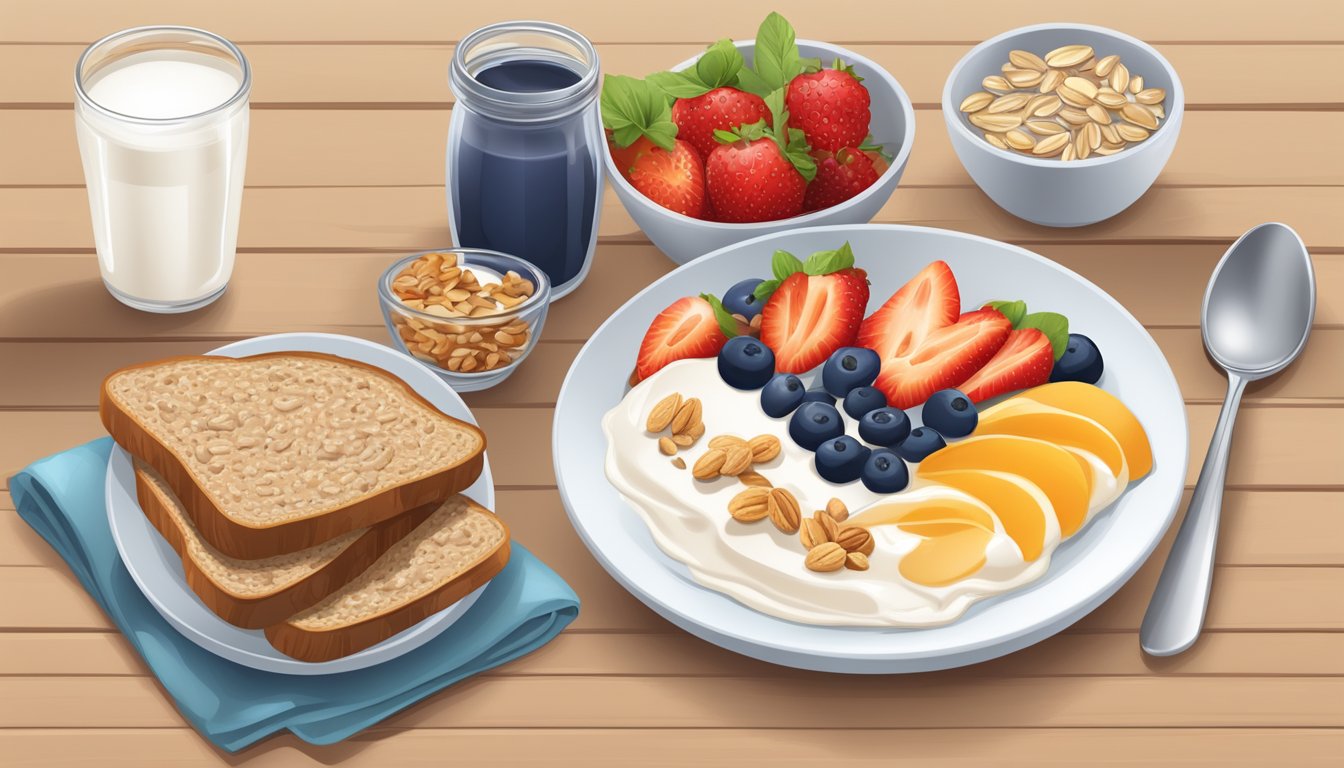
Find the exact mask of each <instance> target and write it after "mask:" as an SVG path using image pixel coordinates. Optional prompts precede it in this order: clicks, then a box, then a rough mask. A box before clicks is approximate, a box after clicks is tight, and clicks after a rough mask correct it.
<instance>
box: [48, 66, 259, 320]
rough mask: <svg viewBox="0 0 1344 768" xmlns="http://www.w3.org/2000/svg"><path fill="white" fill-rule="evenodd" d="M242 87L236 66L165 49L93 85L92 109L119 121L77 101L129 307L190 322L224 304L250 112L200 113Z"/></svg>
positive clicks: (116, 272)
mask: <svg viewBox="0 0 1344 768" xmlns="http://www.w3.org/2000/svg"><path fill="white" fill-rule="evenodd" d="M242 80H243V78H242V75H241V72H240V68H239V66H238V64H237V63H236V62H233V61H230V60H227V59H222V58H219V57H216V56H212V55H209V54H206V53H200V52H196V51H188V50H180V49H160V50H149V51H144V52H141V53H133V54H131V55H129V56H126V57H124V58H121V59H120V60H117V61H115V62H113V63H111V64H109V65H107V66H105V67H104V68H102V69H100V70H98V71H96V72H94V73H93V75H92V76H91V77H89V78H88V79H87V80H86V81H85V83H84V89H85V92H86V93H87V94H88V97H89V99H90V100H91V101H92V102H93V103H94V104H96V105H98V106H99V107H102V109H104V110H108V111H110V112H114V113H117V114H116V115H109V114H106V113H104V112H102V111H100V110H98V109H97V108H95V107H92V106H90V105H88V104H85V103H84V102H83V101H82V100H76V104H75V108H76V110H75V111H76V118H75V124H76V128H77V133H78V137H79V147H80V153H81V155H82V156H83V160H84V178H85V181H86V182H87V184H88V190H89V209H90V211H91V213H92V218H93V233H94V241H95V243H96V244H97V247H98V256H99V264H100V266H101V269H102V274H103V280H104V282H106V284H107V286H108V288H109V289H111V291H112V293H113V295H114V296H116V297H117V298H118V299H120V300H122V301H123V302H126V303H127V304H130V305H131V306H135V307H137V308H140V309H149V310H153V311H160V312H171V311H182V310H187V309H193V308H195V307H197V306H201V305H202V304H205V303H208V302H209V301H211V300H213V299H214V298H216V297H217V296H218V295H219V294H220V293H221V292H222V291H223V290H224V287H225V285H226V284H227V283H228V280H229V275H230V273H231V272H232V271H233V260H234V249H235V246H236V244H237V239H238V214H239V209H240V204H241V199H242V190H243V170H244V166H245V164H246V159H247V125H248V109H247V100H246V99H242V100H240V101H239V102H238V103H236V104H232V105H230V106H229V108H228V109H225V110H220V111H219V112H217V113H211V114H208V115H201V113H203V112H209V111H210V110H212V109H215V108H216V107H219V106H220V105H222V104H224V103H225V102H227V101H229V100H230V99H231V98H233V96H234V95H235V94H237V93H238V90H239V88H240V87H241V85H242ZM196 115H199V116H198V117H192V116H196ZM118 116H124V117H118ZM127 118H129V119H127ZM182 118H187V119H182ZM153 121H161V122H153Z"/></svg>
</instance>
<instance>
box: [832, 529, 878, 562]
mask: <svg viewBox="0 0 1344 768" xmlns="http://www.w3.org/2000/svg"><path fill="white" fill-rule="evenodd" d="M835 543H836V544H839V545H840V546H841V547H844V549H845V551H846V552H862V553H863V554H865V555H871V554H873V534H871V533H869V532H868V529H867V528H860V527H859V526H857V525H847V526H845V527H843V528H841V529H840V532H839V533H837V534H836V536H835Z"/></svg>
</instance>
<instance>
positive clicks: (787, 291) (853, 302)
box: [761, 267, 868, 373]
mask: <svg viewBox="0 0 1344 768" xmlns="http://www.w3.org/2000/svg"><path fill="white" fill-rule="evenodd" d="M867 305H868V274H867V273H866V272H864V271H863V270H862V269H854V268H852V267H851V268H848V269H841V270H839V271H837V272H832V273H831V274H826V275H808V274H805V273H803V272H795V273H794V274H792V275H789V277H787V278H786V279H785V280H784V281H783V282H782V283H780V285H779V287H778V288H776V289H775V292H774V293H773V294H772V295H771V296H770V299H769V300H768V301H767V302H766V303H765V307H764V308H762V310H761V341H762V342H763V343H764V344H765V345H766V346H767V347H769V348H770V350H771V351H772V352H774V353H775V370H777V371H780V372H781V373H803V372H805V371H810V370H812V369H813V368H816V367H817V366H818V365H821V364H822V363H824V362H826V358H828V357H830V356H831V353H832V352H834V351H835V350H837V349H839V348H841V347H847V346H850V345H851V344H853V343H854V339H855V336H856V335H857V334H858V331H859V325H860V323H862V322H863V310H864V308H865V307H866V306H867Z"/></svg>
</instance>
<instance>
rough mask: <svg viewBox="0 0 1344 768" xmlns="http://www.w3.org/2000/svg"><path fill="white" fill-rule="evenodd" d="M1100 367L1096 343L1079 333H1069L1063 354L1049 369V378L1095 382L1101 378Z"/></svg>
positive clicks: (1099, 352)
mask: <svg viewBox="0 0 1344 768" xmlns="http://www.w3.org/2000/svg"><path fill="white" fill-rule="evenodd" d="M1102 368H1103V365H1102V362H1101V350H1099V349H1097V345H1096V344H1094V343H1093V342H1092V340H1091V339H1089V338H1087V337H1086V336H1084V335H1083V334H1081V333H1070V334H1069V343H1068V345H1067V346H1065V347H1064V354H1063V355H1061V356H1060V358H1059V359H1058V360H1056V361H1055V367H1054V369H1053V370H1051V371H1050V380H1051V381H1081V382H1083V383H1085V384H1096V383H1097V380H1098V379H1100V378H1101V371H1102Z"/></svg>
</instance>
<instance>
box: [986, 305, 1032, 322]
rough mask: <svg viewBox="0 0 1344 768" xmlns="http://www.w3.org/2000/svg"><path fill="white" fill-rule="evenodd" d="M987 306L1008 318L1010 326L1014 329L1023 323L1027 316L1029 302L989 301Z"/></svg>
mask: <svg viewBox="0 0 1344 768" xmlns="http://www.w3.org/2000/svg"><path fill="white" fill-rule="evenodd" d="M985 306H986V307H989V308H990V309H997V310H998V311H999V312H1000V313H1001V314H1002V315H1003V316H1004V317H1006V318H1008V322H1009V324H1011V325H1012V326H1013V327H1014V328H1016V327H1018V325H1019V324H1020V323H1021V322H1022V318H1023V317H1026V315H1027V302H1025V301H1022V300H1020V299H1019V300H1018V301H987V302H985Z"/></svg>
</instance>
